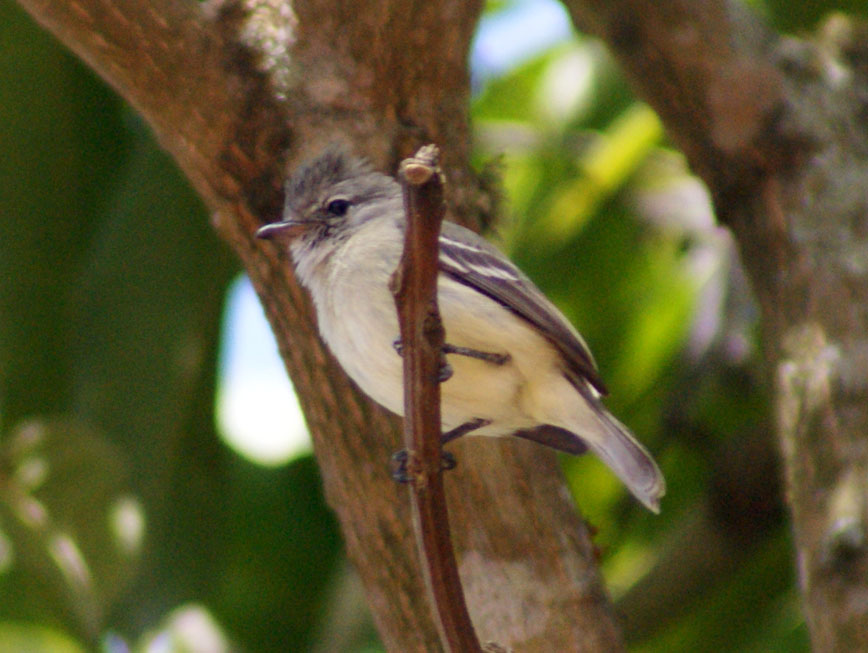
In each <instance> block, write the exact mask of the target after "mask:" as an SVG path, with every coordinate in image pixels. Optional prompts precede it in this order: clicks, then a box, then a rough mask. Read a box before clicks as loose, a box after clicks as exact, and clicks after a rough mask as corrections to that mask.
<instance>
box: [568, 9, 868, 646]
mask: <svg viewBox="0 0 868 653" xmlns="http://www.w3.org/2000/svg"><path fill="white" fill-rule="evenodd" d="M567 4H568V6H569V8H570V11H571V13H572V16H573V19H574V21H575V22H576V24H577V25H578V26H579V28H580V29H584V30H586V31H590V32H593V33H595V34H597V35H599V36H601V37H602V38H603V39H605V40H606V41H607V42H608V43H609V44H610V45H611V47H612V49H613V51H614V53H615V55H616V56H617V57H618V58H619V59H620V61H621V62H622V64H623V65H624V68H625V70H626V71H627V73H628V75H629V76H630V77H631V79H632V80H633V82H634V84H635V87H636V89H637V90H638V92H639V93H640V94H641V95H642V96H643V97H645V98H646V99H647V100H648V102H649V103H650V104H651V105H652V106H653V107H654V108H655V109H656V110H657V111H658V112H659V113H660V115H661V116H662V118H663V120H664V122H665V124H666V127H667V130H668V133H669V135H670V137H671V138H672V140H673V141H675V143H676V144H678V146H679V147H681V148H682V150H683V151H684V152H685V154H686V155H687V157H688V159H689V161H690V164H691V166H692V167H693V169H694V170H695V171H696V172H697V173H699V174H700V175H701V176H702V177H703V178H704V179H705V181H706V183H707V184H708V185H709V187H710V189H711V191H712V194H713V196H714V200H715V205H716V208H717V212H718V216H719V217H720V219H721V220H722V221H723V222H724V223H726V224H727V225H729V226H730V228H731V229H732V230H733V233H734V234H735V236H736V238H737V240H738V242H739V245H740V248H741V251H742V256H743V259H744V262H745V265H746V267H747V269H748V270H749V272H750V275H751V280H752V283H753V286H754V289H755V292H756V293H757V297H758V299H759V302H760V305H761V307H762V318H763V321H762V324H763V340H764V343H765V348H766V359H767V361H768V365H769V372H770V374H769V377H770V378H771V379H773V383H774V384H775V394H776V396H775V404H776V417H777V430H778V436H779V441H780V448H781V452H782V456H783V462H784V470H785V481H786V489H787V494H788V497H787V498H788V502H789V504H790V508H791V512H792V518H793V525H794V532H795V544H796V549H797V550H796V558H797V561H798V569H799V575H800V581H801V585H802V592H803V598H804V606H805V613H806V618H807V621H808V625H809V628H810V632H811V637H812V641H813V645H814V648H815V650H818V651H857V650H868V601H866V600H865V598H864V597H865V596H866V592H868V437H866V436H868V194H866V192H865V179H866V178H868V177H866V175H868V119H866V116H868V112H866V98H868V66H866V61H868V47H866V45H865V44H866V42H868V40H866V36H868V30H866V29H865V27H864V26H863V27H858V26H855V25H852V24H849V23H847V22H846V21H845V20H844V19H842V18H837V19H834V20H832V21H830V22H829V23H828V24H827V25H826V27H825V30H824V34H823V37H822V38H821V39H820V40H818V42H817V43H807V42H804V41H797V40H795V39H780V38H777V37H776V36H774V35H773V34H771V33H769V32H767V31H765V30H764V29H763V27H762V26H761V24H760V22H759V21H758V19H757V18H756V17H755V16H752V15H749V14H747V13H746V11H745V9H744V8H743V7H742V6H741V5H738V4H735V3H732V2H725V1H723V0H674V1H670V2H664V3H661V2H657V1H656V0H623V1H620V2H611V1H610V0H605V1H602V0H588V1H581V0H570V1H569V2H567Z"/></svg>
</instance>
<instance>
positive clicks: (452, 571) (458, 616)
mask: <svg viewBox="0 0 868 653" xmlns="http://www.w3.org/2000/svg"><path fill="white" fill-rule="evenodd" d="M438 158H439V151H438V150H437V148H436V147H435V146H433V145H428V146H425V147H423V148H421V149H420V150H419V151H418V152H417V153H416V155H415V156H414V157H412V158H409V159H405V160H404V161H402V162H401V167H400V170H399V177H400V180H401V185H402V187H403V190H404V210H405V212H406V214H407V229H406V231H405V236H404V252H403V254H402V256H401V262H400V263H399V264H398V269H397V270H395V273H394V275H393V277H392V279H391V285H392V292H393V294H394V296H395V304H396V306H397V309H398V321H399V323H400V326H401V344H402V347H403V349H402V356H403V361H404V443H405V446H406V447H407V449H406V453H407V456H408V461H407V467H408V472H409V480H410V491H411V501H412V503H413V521H414V523H415V524H416V539H417V542H418V544H419V554H420V557H421V563H422V568H423V570H424V572H425V581H426V585H427V586H428V590H429V594H430V595H431V600H432V605H433V607H434V611H435V613H436V614H437V617H438V622H439V626H440V636H441V639H442V640H443V647H444V649H445V650H447V651H455V652H459V651H468V652H470V653H473V651H481V649H480V647H479V642H478V641H477V639H476V633H475V632H474V630H473V623H472V622H471V621H470V615H469V614H468V613H467V606H466V605H465V602H464V591H463V590H462V589H461V579H460V578H459V576H458V567H457V566H456V564H455V555H454V554H453V552H452V540H451V538H450V531H449V514H448V510H447V507H446V494H445V492H444V491H443V469H442V465H443V463H442V454H443V450H442V443H441V440H440V381H439V379H438V377H439V375H440V370H441V365H442V364H443V362H444V357H443V345H444V331H443V323H442V322H441V321H440V312H439V310H438V308H437V273H438V270H439V267H438V264H437V259H438V253H439V250H440V248H439V243H438V240H439V235H440V224H441V223H442V222H443V216H444V214H445V212H446V206H445V204H444V203H443V178H442V173H441V172H440V169H439V167H438V165H437V161H438Z"/></svg>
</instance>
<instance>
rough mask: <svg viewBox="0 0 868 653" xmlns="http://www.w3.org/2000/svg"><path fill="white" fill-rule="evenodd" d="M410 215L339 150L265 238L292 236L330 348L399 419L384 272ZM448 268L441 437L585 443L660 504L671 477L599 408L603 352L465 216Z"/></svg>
mask: <svg viewBox="0 0 868 653" xmlns="http://www.w3.org/2000/svg"><path fill="white" fill-rule="evenodd" d="M405 220H406V218H405V216H404V206H403V198H402V194H401V187H400V186H399V185H398V183H397V182H396V181H395V180H394V179H392V178H391V177H388V176H386V175H383V174H380V173H378V172H375V171H374V170H373V169H372V168H371V167H370V166H369V165H368V164H367V163H366V162H365V161H364V160H361V159H358V158H354V157H352V156H350V155H349V154H347V153H346V152H345V151H342V150H340V149H337V148H330V149H327V150H326V151H325V152H324V153H323V154H321V155H320V156H319V157H317V158H315V159H313V160H311V161H310V162H308V163H306V164H305V165H303V166H302V167H301V168H300V169H299V170H298V171H297V172H296V173H295V174H294V175H293V176H292V178H291V179H290V180H289V182H288V183H287V187H286V207H285V211H284V219H283V220H282V221H281V222H275V223H272V224H268V225H265V226H264V227H262V228H261V229H259V231H258V232H257V234H256V235H257V236H258V237H260V238H267V239H281V241H282V242H284V243H286V244H287V245H288V248H289V252H290V254H291V255H292V259H293V262H294V263H295V270H296V274H297V276H298V279H299V280H300V281H301V283H302V284H303V285H304V286H305V287H306V288H307V289H308V290H309V291H310V293H311V296H312V297H313V301H314V304H315V306H316V312H317V320H318V322H319V330H320V333H321V334H322V337H323V339H324V340H325V342H326V344H327V345H328V346H329V348H330V349H331V351H332V352H333V353H334V355H335V357H336V358H337V359H338V362H340V364H341V366H342V367H343V368H344V370H345V371H346V372H347V374H349V376H350V378H351V379H353V381H355V382H356V383H357V384H358V386H359V387H360V388H361V389H362V391H364V392H365V393H366V394H367V395H368V396H370V397H371V398H372V399H374V401H376V402H378V403H379V404H381V405H383V406H385V407H386V408H387V409H389V410H390V411H392V412H393V413H397V414H398V415H402V414H403V407H404V403H403V396H404V394H403V393H404V388H403V374H402V361H401V356H400V354H399V352H398V351H397V350H396V347H395V343H396V342H397V338H398V333H399V330H398V318H397V312H396V309H395V303H394V299H393V298H392V294H391V292H390V290H389V277H390V275H391V274H392V272H393V271H394V270H395V268H396V267H397V265H398V261H399V259H400V257H401V251H402V248H403V243H404V228H405ZM439 265H440V274H439V277H438V303H439V307H440V312H441V316H442V319H443V325H444V327H445V330H446V343H447V344H446V348H445V352H446V355H447V360H448V363H449V365H450V366H451V368H452V371H453V374H452V376H451V377H450V378H449V379H448V380H446V381H445V382H444V383H443V384H442V387H441V401H442V407H441V417H442V425H441V428H442V430H443V433H444V435H443V438H444V442H448V441H449V440H452V439H454V438H456V437H458V436H460V435H464V434H466V433H471V432H472V433H473V434H475V435H518V436H520V437H525V438H528V439H531V440H535V441H538V442H542V443H543V444H546V445H549V446H551V447H553V448H555V449H559V450H561V451H566V452H568V453H573V454H579V453H583V452H584V451H586V450H587V449H588V448H590V449H591V450H592V451H593V452H594V453H595V454H597V455H598V456H599V457H600V458H601V459H602V460H603V461H604V462H605V463H606V464H607V465H608V466H609V467H610V468H611V469H612V471H613V472H614V473H615V474H616V475H617V476H618V477H619V478H620V479H621V480H622V481H623V482H624V484H625V485H626V486H627V487H628V488H629V490H630V491H631V492H632V493H633V495H635V496H636V498H637V499H639V501H641V502H642V503H643V504H645V505H646V506H647V507H648V508H649V509H651V510H653V511H654V512H658V511H659V509H660V497H662V496H663V494H664V492H665V491H666V490H665V482H664V480H663V476H662V474H661V473H660V470H659V469H658V467H657V465H656V464H655V462H654V460H653V459H652V458H651V456H650V455H649V454H648V452H647V451H646V450H645V448H644V447H643V446H642V445H641V444H639V442H637V441H636V439H635V438H634V437H633V435H632V434H631V433H630V431H629V430H628V429H627V428H626V427H625V426H624V425H623V424H621V423H620V422H619V421H618V420H617V419H615V418H614V417H613V416H612V415H611V414H610V413H609V412H608V411H607V410H606V409H605V407H604V406H603V404H602V402H601V401H600V397H601V396H602V395H604V394H606V389H605V386H604V385H603V382H602V381H601V380H600V376H599V374H598V372H597V367H596V364H595V363H594V359H593V357H592V356H591V353H590V352H589V351H588V347H587V345H586V344H585V342H584V340H582V337H581V336H580V335H579V333H578V332H577V331H576V330H575V329H574V328H573V326H572V325H571V324H570V323H569V322H568V321H567V319H566V318H565V317H564V316H563V315H562V314H561V312H560V311H559V310H558V309H557V308H555V306H554V305H553V304H552V303H551V302H550V301H549V300H548V299H546V297H545V296H544V295H543V294H542V292H541V291H540V290H539V289H538V288H537V287H536V286H535V285H534V284H533V282H531V281H530V279H528V278H527V277H526V276H525V275H524V274H523V273H522V272H521V271H519V269H518V268H516V267H515V266H514V265H513V264H512V263H511V262H510V261H509V260H508V259H507V258H506V257H505V256H504V255H503V254H501V253H500V252H499V251H498V250H497V249H495V248H494V247H493V246H491V245H490V244H488V243H487V242H486V241H485V240H483V239H482V238H481V237H479V236H478V235H476V234H475V233H473V232H472V231H470V230H468V229H465V228H463V227H461V226H459V225H457V224H454V223H451V222H444V223H443V229H442V233H441V235H440V260H439Z"/></svg>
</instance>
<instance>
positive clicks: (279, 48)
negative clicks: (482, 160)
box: [20, 0, 622, 651]
mask: <svg viewBox="0 0 868 653" xmlns="http://www.w3.org/2000/svg"><path fill="white" fill-rule="evenodd" d="M20 4H21V5H22V6H23V7H24V8H25V9H26V10H28V11H29V12H30V13H31V14H32V15H33V16H34V17H35V18H36V19H37V20H38V21H39V22H40V23H41V24H42V25H43V26H45V27H46V28H47V29H49V30H50V31H51V32H53V33H54V34H55V35H57V37H58V38H59V39H60V40H61V41H63V42H64V43H65V44H66V45H67V46H68V47H69V48H70V49H72V50H73V51H74V52H76V53H77V54H78V55H79V56H80V57H81V58H82V59H84V60H85V61H86V62H87V63H88V64H89V65H90V66H91V67H92V68H94V70H96V71H97V72H98V73H99V74H100V75H101V76H102V77H103V78H104V79H106V81H108V83H109V84H111V85H112V86H113V87H114V88H115V89H116V90H117V91H118V92H119V93H120V94H121V95H122V96H123V97H124V98H126V99H127V100H128V101H129V102H130V103H131V104H132V105H133V106H134V108H136V109H137V110H138V111H139V112H140V113H141V114H142V115H143V116H144V117H145V119H146V120H147V121H148V122H149V124H150V125H151V127H152V128H153V130H154V132H155V133H156V135H157V138H158V139H159V141H160V143H161V144H162V145H163V147H165V148H166V149H167V150H168V151H169V152H170V153H171V154H172V155H173V156H174V157H175V159H176V160H177V162H178V164H179V165H180V167H181V169H182V170H183V171H184V172H185V174H186V175H187V176H188V178H189V179H190V180H191V182H192V184H193V186H194V187H195V188H196V190H197V191H198V192H199V194H200V195H201V196H202V198H203V199H204V200H205V202H206V204H207V205H208V206H209V207H210V208H211V209H212V211H213V214H214V225H215V228H216V229H217V230H218V231H219V232H220V234H221V235H222V236H223V237H224V238H225V239H226V240H227V241H228V242H229V243H230V244H231V246H232V247H233V248H234V249H235V251H236V252H237V253H238V255H239V256H240V258H241V259H242V261H243V263H244V265H245V267H246V269H247V271H248V273H249V275H250V277H251V279H252V281H253V284H254V286H255V287H256V289H257V291H258V292H259V294H260V296H261V298H262V300H263V304H264V306H265V309H266V313H267V315H268V318H269V320H270V321H271V324H272V327H273V329H274V331H275V333H276V335H277V339H278V342H279V346H280V350H281V354H282V356H283V358H284V361H285V362H286V366H287V369H288V371H289V373H290V375H291V376H292V379H293V382H294V384H295V387H296V389H297V391H298V393H299V395H300V400H301V403H302V406H303V409H304V411H305V415H306V417H307V421H308V425H309V426H310V429H311V432H312V435H313V439H314V447H315V449H316V454H317V459H318V462H319V465H320V468H321V470H322V476H323V481H324V484H325V491H326V495H327V498H328V500H329V502H330V504H331V505H332V506H333V508H334V509H335V511H336V513H337V515H338V518H339V521H340V524H341V528H342V531H343V534H344V538H345V542H346V547H347V552H348V555H349V557H350V559H351V560H352V561H353V563H354V564H355V566H356V568H357V569H358V571H359V573H360V576H361V578H362V581H363V583H364V585H365V587H366V591H367V596H368V599H369V603H370V606H371V609H372V612H373V615H374V619H375V621H376V623H377V626H378V629H379V631H380V634H381V636H382V638H383V641H384V643H385V644H386V646H387V648H388V649H389V650H393V651H436V650H439V642H438V636H437V631H436V628H435V626H434V622H433V620H432V618H431V613H430V607H429V606H428V604H427V601H426V600H425V591H424V583H423V580H422V575H421V572H420V568H419V564H418V560H417V557H416V549H415V546H414V541H413V537H412V533H411V532H410V528H411V523H410V522H411V520H410V512H409V506H408V501H407V496H406V492H404V491H403V490H402V488H399V487H396V486H395V484H394V483H393V482H392V480H391V479H390V478H389V473H388V460H389V457H390V455H391V454H392V453H393V452H394V451H395V450H397V449H398V448H399V447H400V444H399V442H400V440H399V436H398V429H397V427H396V420H395V419H393V418H391V417H388V416H387V415H386V414H385V413H384V412H383V411H382V410H380V409H379V408H377V407H375V406H374V405H372V404H371V403H370V402H369V401H368V400H366V399H365V398H363V397H361V396H360V395H359V394H358V393H357V392H356V391H355V390H354V389H353V388H352V387H351V386H350V384H349V383H348V381H347V379H346V377H345V376H344V374H343V373H342V372H341V370H340V369H339V368H338V367H337V365H336V364H335V362H334V361H333V359H332V358H331V356H330V355H329V354H328V353H327V352H326V351H325V350H324V348H323V346H322V344H321V342H320V340H319V339H318V337H317V334H316V327H315V324H314V321H313V317H312V312H311V307H310V304H309V301H308V298H307V296H306V295H305V294H304V293H303V292H302V291H301V290H300V288H299V286H298V285H297V284H296V282H295V280H294V278H293V275H292V273H291V270H290V265H289V262H288V260H287V259H286V257H283V256H276V255H274V254H273V253H272V251H271V249H270V248H265V247H262V246H261V245H260V243H258V242H256V241H254V239H253V237H252V234H253V233H254V231H255V230H256V228H257V227H258V226H259V225H260V224H262V223H263V222H268V221H272V220H274V219H276V218H277V217H278V216H279V214H280V210H281V204H282V190H281V187H282V182H283V178H284V176H285V168H286V165H287V164H294V163H297V162H298V161H299V160H300V159H301V158H304V157H306V156H308V155H310V154H311V153H313V152H315V151H316V150H318V149H319V148H320V147H321V146H322V145H323V144H325V143H327V142H330V141H333V140H345V141H349V142H351V143H354V144H355V146H356V149H357V150H358V151H359V152H361V153H364V154H367V155H368V156H369V157H370V158H371V160H372V161H374V162H375V163H376V164H377V165H378V166H379V167H380V168H381V169H383V170H387V171H389V172H394V169H395V166H396V164H397V162H398V160H399V159H400V158H402V157H403V156H405V155H407V154H409V153H410V152H411V151H413V150H415V148H416V147H417V146H418V145H420V144H422V143H425V142H436V143H438V144H440V145H441V146H442V149H443V152H444V159H443V162H442V166H443V168H444V170H445V172H446V177H447V180H448V183H449V186H448V201H449V204H450V206H451V208H452V211H453V213H454V215H455V216H458V217H460V218H461V221H463V222H465V223H469V224H474V223H476V222H478V220H479V219H480V217H481V216H483V215H484V214H485V212H486V211H487V210H488V209H487V207H488V206H489V205H490V198H489V197H487V196H486V195H485V193H483V192H482V191H481V190H480V188H479V186H478V184H477V182H476V180H475V177H474V176H473V175H472V173H471V172H470V169H469V167H468V163H467V161H468V154H469V140H470V139H469V134H468V114H467V110H468V96H469V83H468V73H467V66H466V59H467V51H468V47H469V42H470V38H471V36H472V33H473V30H474V27H475V22H476V18H477V16H478V14H479V11H480V10H481V3H480V2H465V1H463V0H446V1H444V2H440V3H431V2H423V1H421V0H417V1H412V2H408V1H406V0H365V1H364V2H358V1H353V2H350V1H349V0H328V1H326V0H309V1H307V2H304V3H301V2H299V3H297V5H296V6H295V7H294V8H292V9H291V8H290V6H289V5H287V4H285V3H283V2H281V1H279V0H261V1H258V2H257V1H250V2H245V3H243V4H242V3H240V2H239V3H235V2H209V3H196V2H189V1H187V0H152V1H151V2H146V3H143V2H139V1H138V0H66V1H59V0H20ZM293 9H294V11H293ZM453 451H454V453H455V455H456V457H457V458H458V460H459V469H458V470H456V471H455V472H452V473H450V474H449V476H448V479H447V492H448V495H449V503H450V510H451V513H452V515H453V527H454V530H453V540H454V541H455V543H456V546H457V549H458V553H459V566H460V572H461V576H462V581H463V583H464V586H465V589H466V592H467V601H468V605H469V608H470V612H471V616H472V617H473V620H474V623H475V625H476V628H477V632H478V633H479V635H480V638H481V639H482V640H483V641H485V640H496V641H498V642H499V643H501V644H505V645H509V646H512V647H514V648H515V649H516V650H521V651H552V650H563V651H566V650H569V651H617V650H621V649H622V644H621V639H620V632H619V629H618V628H617V625H616V623H615V620H614V618H613V615H612V609H611V606H610V603H609V601H608V598H607V596H606V593H605V590H604V589H603V586H602V583H601V580H600V576H599V573H598V570H597V568H596V563H595V561H594V557H593V552H592V546H591V543H590V539H589V535H588V532H587V529H586V528H585V525H584V523H583V522H582V521H581V519H580V518H579V516H578V515H577V514H576V512H575V510H574V507H573V506H572V504H571V501H570V499H569V497H568V493H567V492H566V490H565V487H564V485H563V483H562V481H561V478H560V474H559V470H558V468H557V465H556V460H555V458H554V455H553V454H551V453H550V452H548V451H545V450H543V449H542V448H540V447H533V446H528V445H527V444H526V443H523V442H517V443H508V442H507V443H496V442H482V441H471V442H459V443H456V445H455V446H454V448H453Z"/></svg>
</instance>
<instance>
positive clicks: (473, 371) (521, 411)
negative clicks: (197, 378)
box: [302, 221, 574, 435]
mask: <svg viewBox="0 0 868 653" xmlns="http://www.w3.org/2000/svg"><path fill="white" fill-rule="evenodd" d="M362 228H363V229H365V231H366V233H365V234H364V235H363V236H362V235H361V234H358V235H359V236H362V237H351V238H349V239H347V240H346V241H344V242H343V243H341V244H340V246H339V248H338V249H337V250H336V251H335V252H334V253H333V254H332V256H331V257H330V261H329V264H328V265H321V266H319V267H318V268H317V269H312V270H309V271H308V274H306V275H305V276H303V277H302V281H303V283H305V285H308V286H310V287H311V290H312V291H313V292H312V295H313V297H314V300H315V303H316V308H317V319H318V322H319V329H320V333H321V334H322V337H323V339H324V340H325V342H326V344H327V345H328V346H329V348H330V349H331V351H332V353H333V354H334V355H335V357H336V358H337V359H338V362H340V364H341V366H342V367H343V368H344V370H345V371H346V372H347V374H348V375H349V376H350V378H352V379H353V381H355V382H356V384H358V386H359V387H360V388H361V389H362V391H364V392H365V393H366V394H367V395H369V396H370V397H371V398H372V399H374V400H375V401H376V402H378V403H379V404H381V405H383V406H385V407H386V408H387V409H389V410H391V411H392V412H394V413H397V414H398V415H402V414H403V374H402V361H401V357H400V356H399V355H398V353H397V352H396V350H395V348H394V346H393V343H394V342H395V341H396V340H397V339H398V337H399V328H398V319H397V312H396V308H395V302H394V299H393V297H392V294H391V292H390V291H389V288H388V283H389V277H390V275H391V274H392V272H393V271H394V269H395V267H396V266H397V264H398V261H399V259H400V255H401V247H402V246H403V243H402V242H400V241H396V240H395V239H390V238H388V237H387V236H388V231H389V230H390V229H393V228H394V227H393V226H391V225H389V224H388V223H386V222H385V221H373V222H371V223H368V224H366V225H364V226H363V227H362ZM349 260H351V261H353V264H352V266H350V265H347V264H346V262H347V261H349ZM314 286H316V288H315V287H314ZM438 301H439V307H440V312H441V315H442V318H443V325H444V328H445V330H446V341H447V342H448V343H449V344H452V345H457V346H461V347H468V348H471V349H475V350H477V351H482V352H493V353H498V354H506V353H508V354H509V355H510V360H509V362H507V363H506V364H503V365H496V364H493V363H491V362H486V361H481V360H477V359H474V358H469V357H466V356H462V355H457V354H451V355H449V356H448V362H449V364H450V365H451V367H452V369H453V375H452V377H451V378H450V379H449V380H447V381H446V382H444V383H443V384H442V385H441V395H442V403H441V409H442V427H443V430H444V431H446V430H449V429H452V428H455V427H456V426H459V425H461V424H463V423H465V422H467V421H470V420H473V419H477V418H482V419H488V420H492V424H491V425H490V426H488V427H486V428H483V429H480V430H479V431H478V433H479V434H488V435H503V434H508V433H512V432H514V431H515V430H518V429H525V428H530V427H532V426H535V425H537V424H539V423H540V422H539V421H538V419H537V418H536V417H535V416H534V415H532V414H531V404H532V402H530V401H529V399H530V398H531V397H533V396H535V393H537V392H539V391H541V390H542V388H543V386H547V385H549V384H550V383H551V381H552V378H553V377H560V378H559V379H558V385H562V384H565V383H566V382H565V381H564V380H563V378H562V376H561V374H560V371H559V367H558V362H557V360H558V359H557V354H556V352H555V351H554V349H553V348H552V347H551V345H550V344H549V343H548V342H547V341H546V340H545V339H544V338H542V337H541V336H540V335H539V334H538V333H536V331H535V330H534V329H533V328H531V327H530V326H529V325H528V324H527V323H526V322H525V321H524V320H521V319H520V318H518V317H517V316H515V315H514V314H513V313H512V312H510V311H509V310H507V309H506V308H504V307H503V306H501V305H500V304H499V303H497V302H495V301H493V300H491V299H490V298H488V297H486V296H484V295H481V294H479V293H478V292H476V291H475V290H473V289H472V288H470V287H468V286H466V285H463V284H461V283H458V282H457V281H455V280H453V279H451V278H449V277H447V276H445V275H443V274H441V275H440V278H439V283H438ZM571 394H574V393H573V392H571Z"/></svg>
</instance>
